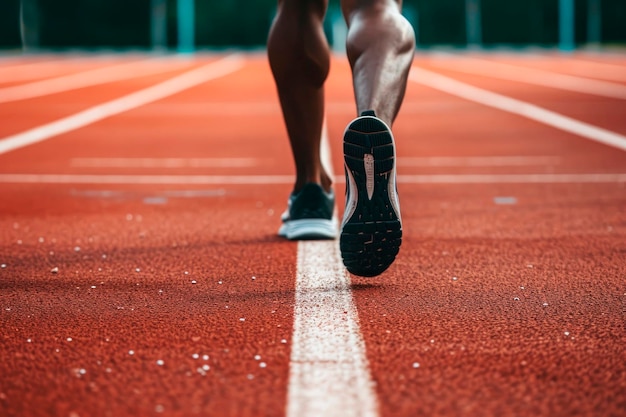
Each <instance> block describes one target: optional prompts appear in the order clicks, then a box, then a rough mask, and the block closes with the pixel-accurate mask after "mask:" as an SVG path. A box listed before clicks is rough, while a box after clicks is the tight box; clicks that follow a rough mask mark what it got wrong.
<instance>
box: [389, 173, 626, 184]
mask: <svg viewBox="0 0 626 417" xmlns="http://www.w3.org/2000/svg"><path fill="white" fill-rule="evenodd" d="M398 182H400V183H405V184H584V183H608V184H613V183H616V184H621V183H624V182H626V174H459V175H455V174H447V175H446V174H442V175H399V176H398Z"/></svg>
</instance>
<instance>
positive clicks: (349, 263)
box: [339, 117, 402, 277]
mask: <svg viewBox="0 0 626 417" xmlns="http://www.w3.org/2000/svg"><path fill="white" fill-rule="evenodd" d="M343 148H344V160H345V163H346V169H349V170H350V173H351V174H352V176H353V177H354V180H355V182H356V186H357V190H356V192H357V193H358V202H357V206H356V210H355V211H354V214H353V215H352V217H351V218H350V219H348V221H347V223H346V224H345V225H344V226H343V229H342V231H341V238H340V242H339V248H340V250H341V257H342V258H343V263H344V265H345V266H346V268H347V269H348V271H349V272H350V273H352V274H354V275H359V276H363V277H373V276H376V275H380V274H381V273H382V272H384V271H385V270H386V269H387V268H389V266H390V265H391V264H392V263H393V261H394V260H395V258H396V255H397V254H398V252H399V250H400V245H401V243H402V224H401V222H400V219H399V218H398V216H397V215H396V212H395V211H394V209H393V205H392V203H391V201H390V200H389V193H388V188H389V176H390V175H392V173H393V167H394V146H393V138H392V136H391V133H390V132H389V130H388V128H387V126H386V125H385V124H384V123H383V122H382V121H380V120H379V119H376V118H373V117H364V118H359V119H357V120H355V121H354V122H352V124H351V125H350V126H348V129H347V130H346V133H345V136H344V145H343ZM367 154H369V155H373V157H374V192H373V194H372V199H371V200H370V199H369V198H368V194H367V188H366V174H365V167H364V158H365V155H367ZM352 191H353V192H354V191H355V190H352ZM394 192H395V190H394Z"/></svg>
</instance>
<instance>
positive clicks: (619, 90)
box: [429, 55, 626, 100]
mask: <svg viewBox="0 0 626 417" xmlns="http://www.w3.org/2000/svg"><path fill="white" fill-rule="evenodd" d="M438 56H441V55H438ZM429 62H430V63H432V64H434V65H435V66H437V67H439V68H445V69H448V70H452V71H456V72H463V73H466V74H477V75H481V76H486V77H490V78H499V79H502V80H507V81H516V82H522V83H527V84H534V85H540V86H543V87H549V88H557V89H561V90H566V91H574V92H577V93H585V94H592V95H597V96H602V97H610V98H616V99H621V100H626V85H621V84H616V83H611V82H608V81H598V80H591V79H588V78H582V77H575V76H573V75H565V74H557V73H555V72H551V71H544V70H540V69H535V68H530V67H520V66H516V65H511V64H505V63H502V62H497V61H488V60H483V59H478V58H470V57H467V56H463V57H459V56H454V58H453V59H436V58H434V59H432V60H431V61H429Z"/></svg>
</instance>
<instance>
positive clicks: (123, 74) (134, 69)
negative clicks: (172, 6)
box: [0, 57, 191, 103]
mask: <svg viewBox="0 0 626 417" xmlns="http://www.w3.org/2000/svg"><path fill="white" fill-rule="evenodd" d="M190 64H191V62H189V61H173V62H172V61H167V60H164V59H162V58H160V57H159V58H150V59H142V60H140V61H133V62H124V63H121V64H116V65H110V66H106V67H101V68H95V69H91V70H87V71H82V72H79V73H74V74H69V75H62V76H60V77H55V78H49V79H45V80H41V81H34V82H31V83H27V84H20V85H15V86H11V87H4V88H0V103H7V102H12V101H18V100H26V99H29V98H35V97H41V96H47V95H50V94H56V93H61V92H64V91H71V90H77V89H79V88H85V87H92V86H94V85H100V84H106V83H112V82H116V81H124V80H129V79H133V78H139V77H145V76H148V75H155V74H160V73H164V72H168V71H175V70H177V69H181V68H182V67H185V66H189V65H190Z"/></svg>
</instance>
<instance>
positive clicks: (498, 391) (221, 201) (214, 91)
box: [0, 53, 626, 417]
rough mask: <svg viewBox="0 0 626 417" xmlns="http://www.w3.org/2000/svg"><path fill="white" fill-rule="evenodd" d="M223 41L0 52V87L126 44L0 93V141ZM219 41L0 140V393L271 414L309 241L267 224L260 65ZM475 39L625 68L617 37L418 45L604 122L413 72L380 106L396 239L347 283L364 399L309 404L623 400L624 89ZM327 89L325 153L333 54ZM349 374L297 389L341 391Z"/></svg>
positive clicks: (529, 405)
mask: <svg viewBox="0 0 626 417" xmlns="http://www.w3.org/2000/svg"><path fill="white" fill-rule="evenodd" d="M222 58H223V57H222V56H199V57H196V58H194V59H190V60H186V61H185V60H183V61H182V62H181V60H180V59H178V58H175V57H170V58H166V59H164V61H161V62H158V63H152V64H151V65H148V66H147V68H154V66H153V65H160V66H162V68H161V69H160V70H159V71H156V70H154V71H153V72H150V73H148V71H146V70H145V68H146V66H145V65H144V64H141V62H143V60H145V59H146V58H145V57H140V56H134V57H121V56H117V57H106V59H105V58H102V57H98V58H93V57H92V58H80V57H78V58H77V57H55V56H48V57H40V58H38V59H27V58H23V62H22V61H20V60H21V59H22V58H16V59H9V60H3V61H0V73H1V74H2V77H3V80H4V81H3V82H2V84H0V100H3V98H6V97H8V93H7V91H8V90H6V89H5V88H12V87H19V86H21V85H22V86H23V85H25V84H26V83H30V82H35V81H41V80H45V79H53V78H55V77H60V76H62V75H69V74H77V73H80V72H85V71H90V70H94V69H97V68H102V67H105V66H107V65H118V64H124V63H126V64H128V63H131V62H137V65H138V67H137V69H136V70H132V68H133V67H132V66H131V70H128V71H129V72H130V73H134V74H135V76H134V77H130V76H128V77H126V78H125V79H119V80H117V81H108V82H104V81H103V82H101V83H99V82H98V81H97V80H98V77H99V76H98V75H97V74H96V76H94V77H93V79H92V81H91V84H90V85H84V86H82V87H81V88H76V89H71V88H69V87H64V88H62V89H61V90H59V91H57V92H54V93H50V94H47V95H40V96H36V97H31V98H25V99H19V100H13V101H5V102H2V103H0V120H1V121H2V123H0V147H1V146H3V144H6V143H8V142H7V141H8V140H9V139H7V138H9V137H15V135H19V134H21V133H23V132H25V131H27V130H29V129H34V128H37V127H40V126H42V125H45V124H47V123H51V122H54V121H56V120H59V119H62V118H65V117H69V116H72V115H75V114H77V113H79V112H82V111H84V110H87V109H90V108H92V107H93V106H96V105H100V104H102V103H105V102H109V101H111V100H116V99H118V98H120V97H122V96H125V95H128V94H131V93H134V92H137V91H139V90H143V89H146V88H149V87H151V86H154V85H156V84H158V83H162V82H164V81H167V80H169V79H172V78H173V77H175V76H177V75H180V74H183V73H186V72H188V71H190V70H193V69H195V68H200V67H202V66H204V65H207V64H211V63H216V65H221V64H220V63H221V62H224V61H223V60H222ZM228 59H231V60H232V62H234V64H233V67H232V68H230V69H229V70H228V71H226V70H225V71H224V72H223V73H220V74H218V75H215V77H214V78H213V79H208V80H206V82H204V81H203V82H198V83H197V85H193V86H191V87H190V88H187V89H183V90H181V91H180V92H177V93H172V94H169V95H166V96H164V97H162V98H159V99H155V100H153V101H150V102H147V103H145V104H143V105H138V106H136V107H135V108H131V109H128V110H120V111H119V112H118V113H116V114H113V115H111V116H110V117H106V118H102V119H101V120H97V121H94V122H93V123H87V124H85V125H84V126H82V127H79V128H68V129H67V130H66V131H65V132H63V133H60V134H49V136H50V137H49V138H47V139H45V140H42V141H40V142H38V143H34V144H31V145H28V146H26V145H19V146H16V147H15V148H12V149H11V150H8V151H3V153H1V154H0V193H1V195H2V197H1V198H0V231H1V234H0V329H2V330H1V333H0V415H2V416H68V417H78V416H148V415H168V416H188V415H199V416H283V415H295V414H294V413H293V411H291V410H293V409H297V406H298V405H299V404H298V402H299V401H300V400H301V397H299V396H298V395H295V394H294V395H290V392H291V393H293V392H296V393H297V392H299V391H298V389H299V388H297V381H295V382H294V380H298V378H294V377H293V375H292V374H290V369H293V367H294V366H296V365H297V364H298V362H299V361H298V358H294V357H292V351H293V350H294V342H293V337H294V330H295V328H296V327H297V326H295V325H294V322H295V320H296V318H295V317H294V315H295V314H296V313H295V312H296V311H299V310H298V309H297V305H296V304H297V298H298V297H297V294H305V293H306V291H304V292H302V293H300V292H298V291H297V289H296V277H297V276H298V274H299V270H298V265H299V264H298V260H297V258H298V254H299V251H305V252H306V251H307V250H308V249H307V248H310V247H311V246H305V245H300V244H298V243H297V242H288V241H285V240H282V239H280V238H278V237H277V236H276V231H277V229H278V226H279V222H280V213H281V212H282V211H283V210H284V208H285V204H286V200H287V196H288V194H289V191H290V186H291V181H292V178H293V177H292V175H293V164H292V163H291V156H290V151H289V149H288V145H287V144H288V142H287V139H286V137H285V130H284V127H283V124H282V118H281V114H280V111H279V108H278V105H277V99H276V94H275V91H274V87H273V83H272V80H271V76H270V73H269V68H268V65H267V63H266V61H265V59H264V57H263V56H260V55H245V56H238V57H234V58H233V57H231V58H228ZM470 60H479V62H478V63H477V61H471V65H470ZM229 62H230V61H229ZM490 63H492V64H490ZM493 63H505V64H509V65H513V66H516V67H522V68H535V69H538V70H541V71H547V72H549V73H550V74H565V75H570V76H573V77H577V83H575V85H582V84H584V83H585V80H591V79H594V80H597V81H603V82H606V83H610V85H609V87H610V88H609V90H610V91H611V92H610V93H608V94H609V95H615V94H619V91H622V89H624V88H626V58H624V57H623V56H620V55H609V54H606V55H600V54H595V55H590V54H582V53H580V54H574V55H572V56H567V57H563V56H558V55H550V54H547V55H540V56H524V55H521V56H513V55H511V56H507V55H495V54H491V55H474V56H439V55H421V56H418V57H417V58H416V61H415V66H416V68H420V69H422V70H428V71H434V72H436V73H437V74H439V75H443V76H446V77H449V78H452V79H453V80H456V81H460V82H463V83H466V84H469V85H471V86H474V87H479V88H480V89H483V90H488V91H490V92H493V93H498V94H500V95H503V96H506V97H509V98H513V99H516V100H520V101H523V102H526V103H529V104H533V105H536V106H540V107H542V108H543V109H546V110H549V111H552V112H556V113H558V114H560V115H563V116H567V117H569V118H571V119H574V120H576V121H582V122H584V123H587V124H590V125H592V126H595V127H598V128H602V129H605V130H608V131H610V132H613V133H614V134H615V135H616V136H614V137H617V138H618V139H617V142H616V143H617V145H613V146H609V145H606V144H603V143H599V142H598V141H596V140H593V139H590V138H589V135H586V134H582V133H581V134H576V133H572V132H571V131H565V130H563V129H560V128H555V127H554V126H550V125H548V124H546V123H542V122H540V121H537V120H531V119H529V118H527V117H523V116H520V115H519V114H512V113H510V112H505V111H503V110H500V109H498V108H496V107H493V106H489V105H485V104H480V103H477V102H476V101H472V100H470V99H467V98H461V97H458V96H456V95H455V94H452V93H446V92H444V91H442V90H441V89H439V88H434V87H433V86H432V85H428V83H430V81H428V80H426V81H425V78H421V79H420V77H416V78H415V79H413V81H411V82H410V84H409V88H408V92H407V97H406V100H405V105H404V108H403V112H402V113H401V115H400V117H399V119H398V120H397V121H396V123H395V125H394V136H395V137H396V140H397V142H398V149H397V151H398V157H399V159H398V171H399V175H400V179H399V185H398V187H399V192H400V198H401V205H402V215H403V230H404V235H403V244H402V248H401V251H400V254H399V256H398V258H397V260H396V262H395V263H394V264H393V265H392V267H391V268H390V269H389V270H388V271H387V272H385V273H384V274H383V275H381V276H379V277H377V278H372V279H363V278H357V277H351V284H350V285H349V287H348V288H349V291H348V294H351V297H352V299H353V301H354V306H355V309H356V312H357V314H358V321H357V324H358V326H359V327H357V328H356V332H357V333H358V334H359V337H361V338H362V339H358V340H357V339H355V340H356V342H354V343H356V344H355V346H361V345H362V346H363V347H364V352H365V357H366V361H358V360H355V361H353V362H354V363H355V364H356V365H353V366H359V367H361V368H362V369H361V370H364V375H369V376H368V377H369V378H371V383H372V385H371V386H372V387H373V390H372V391H371V393H370V394H368V392H369V391H363V392H365V393H366V394H365V395H367V396H369V397H372V398H370V400H372V401H371V402H370V403H367V402H366V403H367V404H370V405H368V406H367V407H370V408H369V409H367V410H364V411H363V410H361V411H363V414H359V413H360V412H359V413H356V412H354V410H349V409H341V408H337V409H330V410H327V411H326V412H325V414H326V415H329V416H347V415H366V413H369V415H379V416H384V417H387V416H533V417H535V416H573V415H580V416H625V415H626V361H625V350H624V346H625V345H626V327H625V324H626V317H625V307H624V306H625V305H626V304H625V303H626V152H625V151H624V150H625V149H626V147H624V146H626V145H623V146H622V147H621V148H620V145H619V144H620V143H622V142H620V140H623V141H624V142H623V143H626V138H624V137H623V135H625V134H626V101H625V99H622V98H619V97H614V96H611V97H609V96H607V95H606V93H603V91H606V90H602V88H600V87H598V85H593V86H591V87H590V88H591V89H592V90H593V91H587V92H580V91H573V90H572V89H566V88H565V87H558V86H556V84H555V86H552V87H550V86H545V85H538V84H536V83H535V84H533V83H531V82H530V81H528V80H527V81H524V82H522V81H519V80H511V79H506V77H508V76H510V75H511V74H510V73H509V72H507V71H508V70H509V69H510V68H508V67H507V68H508V69H507V68H502V67H498V68H499V69H498V71H493V68H496V67H495V66H494V65H496V64H493ZM23 65H29V66H30V69H28V67H24V66H23ZM37 65H39V67H38V66H37ZM133 65H134V64H133ZM142 65H144V66H142ZM229 65H230V64H229ZM33 68H34V69H35V70H37V69H39V71H33ZM140 68H142V69H140ZM211 68H213V67H211ZM468 68H473V69H474V70H475V71H474V73H468V72H467V69H468ZM490 69H491V73H492V75H493V76H490V75H489V71H490ZM27 70H28V71H27ZM478 70H480V71H487V73H486V74H482V75H481V74H479V73H478V72H479V71H478ZM29 71H30V72H31V75H30V76H29V75H28V74H29ZM142 71H146V72H145V73H144V72H142ZM150 71H152V70H150ZM210 71H213V69H210ZM477 71H478V72H477ZM495 72H497V77H496V76H495ZM33 73H34V74H33ZM418 74H422V73H418ZM424 74H426V73H424ZM544 75H545V74H544ZM29 77H34V78H29ZM539 78H541V77H539ZM90 79H91V78H90ZM446 82H447V81H446ZM68 85H71V82H70V83H69V84H68ZM605 87H606V85H605ZM38 89H39V90H38V91H43V89H42V87H41V86H39V87H38ZM14 91H15V90H14ZM616 92H617V93H616ZM3 94H4V95H3ZM12 94H13V93H12ZM327 96H328V101H329V104H328V108H327V113H328V116H327V124H328V137H329V142H330V147H331V153H332V163H333V166H334V170H335V172H337V173H339V172H341V169H342V166H343V161H342V158H341V155H342V150H341V135H342V133H343V129H344V128H345V125H346V124H347V123H348V122H349V121H350V120H351V119H352V118H353V117H354V116H355V109H354V108H353V105H352V91H351V82H350V74H349V68H348V65H347V63H346V62H345V60H344V59H342V58H336V59H335V60H334V61H333V67H332V71H331V77H330V79H329V83H328V91H327ZM579 128H580V126H579V125H575V126H574V127H573V128H572V129H574V130H576V129H579ZM44 133H45V132H44ZM585 135H586V136H585ZM44 136H45V134H44ZM592 136H593V135H592ZM620 138H622V139H620ZM342 181H343V180H342V178H341V177H338V178H337V183H336V185H335V187H336V193H337V195H338V196H341V195H342V194H343V184H342ZM338 207H339V208H340V209H339V214H341V211H342V207H343V201H342V200H341V199H340V201H338ZM313 245H315V243H313ZM326 261H327V262H328V263H334V262H335V261H334V260H333V259H330V258H327V259H322V260H321V261H320V260H317V261H316V262H318V264H315V265H314V266H317V267H320V266H322V267H323V266H324V262H326ZM318 269H319V268H318ZM322 269H323V268H322ZM332 274H335V275H337V273H336V272H333V273H331V275H332ZM337 288H339V287H337ZM337 288H335V287H331V289H330V290H326V292H325V295H328V294H330V296H332V295H333V293H335V292H339V289H337ZM322 304H323V303H322ZM322 304H320V305H319V306H318V307H319V308H323V307H324V306H323V305H322ZM348 304H349V303H348ZM348 313H349V312H348V311H347V310H346V315H349V314H348ZM304 314H305V315H306V314H309V313H307V310H306V309H305V312H304ZM298 320H299V319H298ZM340 321H341V320H340ZM340 324H341V323H338V322H337V321H333V320H330V319H329V320H328V321H327V322H325V323H324V326H323V327H324V328H323V329H316V328H312V329H308V330H307V331H308V332H309V333H312V334H313V333H315V332H318V331H321V330H324V331H330V332H331V333H330V334H333V333H332V332H333V329H334V328H335V326H337V328H338V329H339V328H340V326H339V325H340ZM341 336H342V335H341V334H339V335H338V336H337V339H341ZM298 337H299V336H298ZM359 340H362V343H361V342H359ZM350 346H352V345H350ZM313 349H315V347H314V348H313ZM322 359H323V358H322ZM338 360H339V359H338ZM333 363H334V362H333V361H332V360H331V361H330V362H329V361H326V362H324V361H323V360H320V361H317V362H315V361H313V362H310V363H308V364H309V365H310V366H309V368H306V367H305V369H308V371H307V372H312V373H314V372H315V370H316V369H326V368H333ZM351 363H352V362H351ZM341 364H344V363H343V362H342V363H341ZM298 375H300V374H298ZM359 375H361V374H359ZM300 376H301V377H302V375H300ZM303 378H304V377H303ZM329 382H330V381H329ZM353 385H358V384H346V385H345V387H344V386H342V387H333V388H332V389H329V388H326V387H325V386H319V387H317V391H316V392H314V394H316V393H317V394H318V396H321V397H322V398H325V400H324V401H326V400H327V399H329V398H331V397H333V396H336V397H339V398H340V397H342V396H344V395H345V396H349V395H358V393H356V394H355V393H353V391H351V390H354V386H353ZM366 385H367V383H366ZM329 386H330V385H329ZM359 387H360V385H359ZM288 397H289V398H290V401H292V403H291V406H288V404H287V398H288ZM329 401H330V400H329ZM331 402H332V401H331ZM294 407H295V408H294ZM364 407H366V406H364ZM300 415H310V414H306V413H302V414H300Z"/></svg>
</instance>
